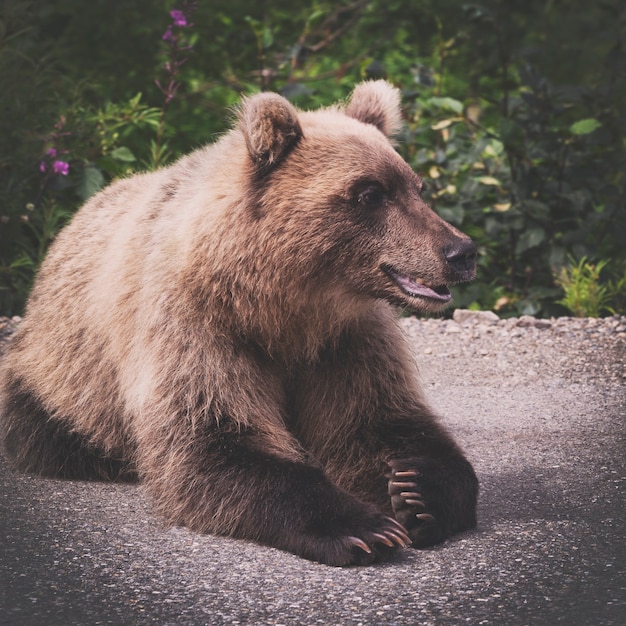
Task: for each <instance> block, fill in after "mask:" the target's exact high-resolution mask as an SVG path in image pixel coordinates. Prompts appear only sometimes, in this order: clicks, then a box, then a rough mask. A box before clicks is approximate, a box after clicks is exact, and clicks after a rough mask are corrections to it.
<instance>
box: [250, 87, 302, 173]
mask: <svg viewBox="0 0 626 626" xmlns="http://www.w3.org/2000/svg"><path fill="white" fill-rule="evenodd" d="M239 127H240V129H241V131H242V132H243V135H244V137H245V139H246V146H247V148H248V153H249V154H250V158H251V159H252V162H253V163H254V164H255V165H256V167H258V168H267V167H271V166H272V165H274V164H276V163H278V162H279V161H280V160H281V159H283V158H284V157H285V156H287V154H288V153H289V152H290V151H291V149H292V148H293V147H294V146H295V145H296V144H297V143H298V141H300V138H301V137H302V128H301V127H300V122H299V121H298V112H297V111H296V109H295V108H294V107H293V106H292V105H291V104H290V103H289V102H288V101H287V100H285V98H283V97H282V96H279V95H278V94H275V93H260V94H257V95H255V96H252V97H251V98H248V99H247V100H245V101H244V102H243V104H242V106H241V109H240V110H239Z"/></svg>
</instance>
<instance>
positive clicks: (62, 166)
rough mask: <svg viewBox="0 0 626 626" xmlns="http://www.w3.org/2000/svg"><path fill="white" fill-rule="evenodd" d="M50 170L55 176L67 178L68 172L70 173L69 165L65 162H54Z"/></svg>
mask: <svg viewBox="0 0 626 626" xmlns="http://www.w3.org/2000/svg"><path fill="white" fill-rule="evenodd" d="M52 170H53V171H54V173H55V174H61V175H62V176H67V174H68V172H69V171H70V165H69V163H66V162H65V161H55V162H54V163H53V164H52Z"/></svg>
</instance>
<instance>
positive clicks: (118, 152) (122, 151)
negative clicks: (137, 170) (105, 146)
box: [111, 146, 137, 163]
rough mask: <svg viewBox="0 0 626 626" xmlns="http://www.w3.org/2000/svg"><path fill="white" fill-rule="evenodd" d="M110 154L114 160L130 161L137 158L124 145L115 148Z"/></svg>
mask: <svg viewBox="0 0 626 626" xmlns="http://www.w3.org/2000/svg"><path fill="white" fill-rule="evenodd" d="M111 156H112V157H113V158H114V159H115V160H116V161H123V162H124V163H132V162H133V161H136V160H137V159H136V158H135V155H134V154H133V153H132V152H131V151H130V150H129V149H128V148H127V147H126V146H120V147H119V148H115V150H113V151H112V152H111Z"/></svg>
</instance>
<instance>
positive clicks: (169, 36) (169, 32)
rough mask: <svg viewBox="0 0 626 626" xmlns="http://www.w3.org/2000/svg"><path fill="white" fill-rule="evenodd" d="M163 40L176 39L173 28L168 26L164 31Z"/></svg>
mask: <svg viewBox="0 0 626 626" xmlns="http://www.w3.org/2000/svg"><path fill="white" fill-rule="evenodd" d="M161 39H162V40H163V41H172V39H174V35H173V34H172V29H171V28H168V29H167V30H166V31H165V32H164V33H163V37H161Z"/></svg>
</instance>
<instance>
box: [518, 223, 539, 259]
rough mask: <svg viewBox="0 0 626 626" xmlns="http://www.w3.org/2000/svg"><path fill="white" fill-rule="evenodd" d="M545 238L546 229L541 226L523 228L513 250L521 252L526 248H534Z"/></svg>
mask: <svg viewBox="0 0 626 626" xmlns="http://www.w3.org/2000/svg"><path fill="white" fill-rule="evenodd" d="M545 238H546V231H545V230H544V229H543V228H529V229H528V230H525V231H524V232H523V233H522V234H521V235H520V238H519V239H518V240H517V246H516V247H515V252H516V253H517V254H521V253H522V252H526V250H530V249H531V248H536V247H537V246H538V245H539V244H540V243H541V242H542V241H543V240H544V239H545Z"/></svg>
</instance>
